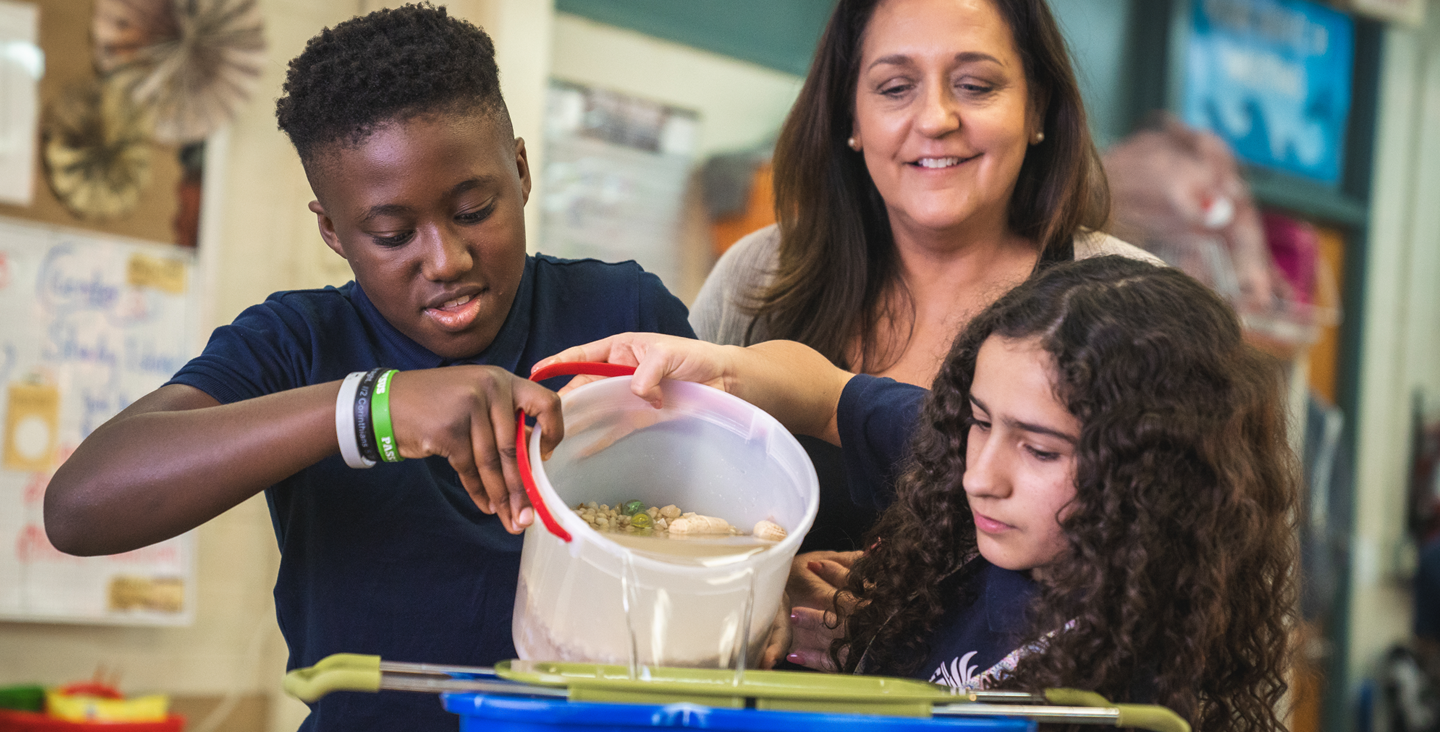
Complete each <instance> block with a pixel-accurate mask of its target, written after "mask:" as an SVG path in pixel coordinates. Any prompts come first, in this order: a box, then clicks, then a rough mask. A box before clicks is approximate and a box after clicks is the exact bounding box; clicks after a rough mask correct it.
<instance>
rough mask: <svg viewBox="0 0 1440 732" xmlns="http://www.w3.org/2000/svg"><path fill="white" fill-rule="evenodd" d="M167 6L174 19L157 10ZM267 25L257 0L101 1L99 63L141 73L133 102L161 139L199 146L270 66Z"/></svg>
mask: <svg viewBox="0 0 1440 732" xmlns="http://www.w3.org/2000/svg"><path fill="white" fill-rule="evenodd" d="M162 5H163V6H166V7H167V8H168V10H169V13H170V18H169V19H168V20H165V19H161V18H160V16H159V15H158V14H157V13H156V12H155V11H157V9H158V8H159V6H162ZM264 27H265V24H264V19H263V17H262V15H261V12H260V4H259V2H258V0H165V2H159V0H99V1H98V2H97V4H96V13H95V30H94V35H95V51H96V65H97V66H99V67H100V68H101V69H102V70H104V69H105V67H106V66H107V65H110V66H111V67H112V68H119V67H120V65H121V64H123V65H124V66H126V67H129V68H133V69H135V70H137V71H138V72H140V74H141V75H140V76H139V77H138V81H137V82H136V83H135V86H134V89H133V96H134V99H135V102H136V104H139V105H140V106H144V107H148V108H150V109H152V110H153V111H154V115H155V129H154V133H153V134H154V138H155V139H156V140H157V141H159V142H164V143H169V144H184V143H189V142H196V141H199V140H203V139H205V138H206V137H207V136H209V135H210V133H212V132H214V131H215V130H216V129H218V128H219V127H220V126H221V125H223V124H225V122H226V121H228V120H229V119H230V117H231V116H233V115H234V113H235V110H236V108H238V107H239V106H240V104H241V103H242V102H243V101H245V99H246V98H247V97H249V94H250V90H251V89H252V88H254V86H255V84H256V82H257V81H258V80H259V78H260V71H261V69H262V68H263V64H264V61H265V33H264ZM142 39H143V40H145V41H147V42H146V43H145V45H139V46H133V47H132V44H134V43H138V42H140V41H141V40H142Z"/></svg>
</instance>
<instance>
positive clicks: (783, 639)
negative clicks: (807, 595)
mask: <svg viewBox="0 0 1440 732" xmlns="http://www.w3.org/2000/svg"><path fill="white" fill-rule="evenodd" d="M793 617H794V615H792V614H791V612H790V595H789V594H787V593H784V592H782V593H780V609H779V610H777V611H775V621H774V622H772V623H771V624H770V635H769V636H767V637H766V638H765V651H764V652H763V653H761V654H760V668H775V664H777V663H780V659H782V658H785V657H786V656H787V655H789V653H790V645H791V643H792V642H793V641H794V638H795V631H794V629H793V628H791V627H790V622H791V621H790V619H791V618H793Z"/></svg>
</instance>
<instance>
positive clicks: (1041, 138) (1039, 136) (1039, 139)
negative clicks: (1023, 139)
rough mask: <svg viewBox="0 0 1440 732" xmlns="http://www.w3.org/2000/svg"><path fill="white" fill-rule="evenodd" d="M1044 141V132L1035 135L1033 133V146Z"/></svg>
mask: <svg viewBox="0 0 1440 732" xmlns="http://www.w3.org/2000/svg"><path fill="white" fill-rule="evenodd" d="M1044 141H1045V133H1044V132H1036V133H1035V143H1034V144H1036V145H1039V144H1040V143H1042V142H1044Z"/></svg>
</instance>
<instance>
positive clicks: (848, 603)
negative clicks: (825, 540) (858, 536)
mask: <svg viewBox="0 0 1440 732" xmlns="http://www.w3.org/2000/svg"><path fill="white" fill-rule="evenodd" d="M859 556H860V552H858V551H854V552H828V551H819V552H806V553H804V554H799V555H796V557H795V559H794V560H793V561H792V562H791V564H790V579H789V580H788V581H787V582H786V584H785V598H786V603H787V604H789V605H791V606H792V607H791V609H790V633H789V637H788V638H786V640H787V641H788V651H787V652H786V656H785V658H786V660H788V661H790V662H791V663H795V664H799V665H801V666H805V667H807V668H813V669H816V670H817V671H829V672H834V671H836V670H837V669H836V668H835V662H834V660H832V659H831V658H830V644H831V643H832V642H833V641H834V640H835V639H836V638H839V637H841V636H843V635H845V623H844V619H843V618H839V617H836V615H835V602H836V598H837V597H838V598H839V604H840V611H841V612H842V613H845V614H848V613H849V612H850V610H852V609H853V608H854V606H855V600H854V598H853V597H852V596H851V595H850V594H849V593H847V592H845V591H844V589H845V583H846V582H847V581H848V580H849V578H850V568H851V567H852V566H854V564H855V560H856V559H857V558H859ZM771 638H772V642H773V639H775V638H776V634H775V633H773V632H772V634H771ZM765 651H766V655H767V657H768V656H769V654H770V652H771V648H769V647H767V648H766V649H765ZM777 660H778V659H777Z"/></svg>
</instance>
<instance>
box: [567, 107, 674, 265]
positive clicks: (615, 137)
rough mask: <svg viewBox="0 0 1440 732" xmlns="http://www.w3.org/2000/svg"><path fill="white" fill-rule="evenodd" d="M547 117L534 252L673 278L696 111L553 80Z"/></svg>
mask: <svg viewBox="0 0 1440 732" xmlns="http://www.w3.org/2000/svg"><path fill="white" fill-rule="evenodd" d="M545 114H546V120H545V124H546V126H545V172H544V176H545V177H544V181H545V185H544V187H543V188H542V189H541V190H543V191H544V200H543V202H542V206H543V212H544V213H543V224H542V226H541V236H542V239H541V246H540V251H542V252H544V253H545V254H551V255H555V256H558V257H571V258H581V257H594V258H596V259H601V260H604V261H607V262H618V261H623V260H627V259H633V260H635V261H636V262H639V263H640V266H642V267H644V268H645V269H646V271H648V272H652V273H654V274H656V275H657V276H659V277H660V279H661V280H662V281H664V282H669V283H673V282H678V281H680V239H681V237H680V224H681V214H682V210H683V205H684V200H685V187H686V184H687V182H688V180H689V175H690V169H691V166H692V163H693V159H694V154H695V146H696V136H697V134H698V131H699V118H698V117H697V116H696V114H695V113H694V112H691V111H687V110H682V109H677V108H674V107H669V106H666V105H662V104H657V103H655V102H651V101H648V100H643V99H637V98H635V97H631V96H628V95H624V94H619V93H616V92H610V91H605V90H602V89H595V88H591V87H585V86H579V85H574V84H568V83H564V82H558V81H552V82H551V84H550V91H549V94H548V97H547V102H546V113H545Z"/></svg>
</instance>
